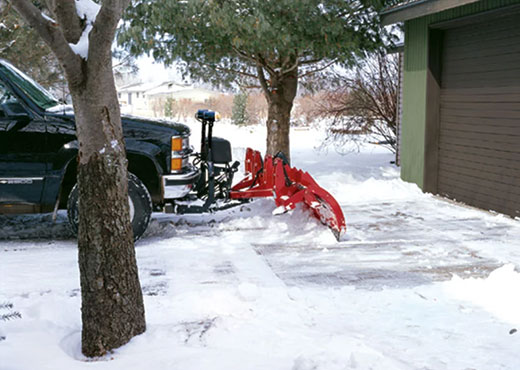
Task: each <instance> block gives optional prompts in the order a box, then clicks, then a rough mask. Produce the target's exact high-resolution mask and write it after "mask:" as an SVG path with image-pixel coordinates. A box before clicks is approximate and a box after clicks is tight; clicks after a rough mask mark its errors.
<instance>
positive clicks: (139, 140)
mask: <svg viewBox="0 0 520 370" xmlns="http://www.w3.org/2000/svg"><path fill="white" fill-rule="evenodd" d="M122 122H123V131H124V137H125V144H126V153H127V157H128V171H129V172H130V177H129V203H130V211H131V218H132V226H133V230H134V237H135V238H136V239H137V238H139V237H140V236H141V235H142V234H143V233H144V231H145V230H146V227H147V226H148V223H149V220H150V215H151V212H152V211H153V210H155V211H161V210H163V208H164V207H165V205H167V204H171V203H172V200H175V199H181V198H183V197H185V196H186V195H187V194H188V193H189V192H190V191H191V190H192V188H193V187H194V185H195V184H196V183H197V181H198V179H199V177H200V169H198V168H196V167H195V166H193V165H192V164H191V163H190V160H189V156H190V154H191V153H192V149H191V147H190V145H189V136H190V129H189V128H188V127H187V126H186V125H183V124H179V123H171V122H170V123H169V122H159V121H154V120H146V119H141V118H133V117H124V116H123V117H122ZM77 148H78V144H77V139H76V136H75V123H74V112H73V110H72V108H71V107H70V106H66V105H63V104H61V103H60V102H59V101H58V100H57V99H56V98H54V97H53V96H52V95H51V94H50V93H49V92H47V91H46V90H45V89H43V88H42V87H41V86H40V85H38V84H37V83H36V82H34V81H33V80H32V79H31V78H29V77H28V76H27V75H25V74H24V73H23V72H21V71H20V70H18V69H17V68H15V67H14V66H13V65H12V64H10V63H8V62H7V61H5V60H1V59H0V214H13V213H51V212H56V211H57V210H58V209H60V208H67V209H68V214H69V220H70V221H71V224H72V226H73V228H76V227H77V190H75V188H74V186H75V184H76V165H77V161H76V157H77ZM0 232H1V230H0Z"/></svg>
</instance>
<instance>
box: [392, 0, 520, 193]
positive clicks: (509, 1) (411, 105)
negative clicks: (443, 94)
mask: <svg viewBox="0 0 520 370" xmlns="http://www.w3.org/2000/svg"><path fill="white" fill-rule="evenodd" d="M514 4H520V0H482V1H480V2H478V3H473V4H469V5H465V6H461V7H458V8H454V9H450V10H446V11H444V12H440V13H436V14H432V15H429V16H425V17H421V18H416V19H412V20H410V21H407V22H405V48H404V76H403V108H402V109H403V116H402V128H401V133H402V134H401V144H400V145H401V147H400V151H401V178H402V179H403V180H405V181H410V182H414V183H416V184H417V185H419V187H421V188H423V187H424V164H425V132H426V99H427V97H426V77H427V68H428V26H429V25H430V24H433V23H437V22H442V21H448V20H452V19H456V18H459V17H463V16H467V15H472V14H477V13H480V12H483V11H486V10H492V9H496V8H500V7H503V6H507V5H514Z"/></svg>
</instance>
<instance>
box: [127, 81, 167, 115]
mask: <svg viewBox="0 0 520 370" xmlns="http://www.w3.org/2000/svg"><path fill="white" fill-rule="evenodd" d="M155 86H157V83H133V84H129V85H124V86H121V87H119V88H118V89H117V96H118V98H119V104H120V106H121V111H122V112H123V113H125V114H133V115H144V116H150V108H149V101H148V98H147V91H148V90H150V89H152V88H154V87H155Z"/></svg>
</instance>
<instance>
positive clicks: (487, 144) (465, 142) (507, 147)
mask: <svg viewBox="0 0 520 370" xmlns="http://www.w3.org/2000/svg"><path fill="white" fill-rule="evenodd" d="M439 140H441V141H443V142H446V143H451V144H454V145H460V146H463V147H467V148H480V149H488V150H496V151H503V152H510V153H516V154H517V155H520V145H518V144H509V143H502V142H495V141H476V140H471V139H465V138H464V139H462V138H454V137H450V136H440V138H439Z"/></svg>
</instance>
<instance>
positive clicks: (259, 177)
mask: <svg viewBox="0 0 520 370" xmlns="http://www.w3.org/2000/svg"><path fill="white" fill-rule="evenodd" d="M245 172H246V178H244V179H243V180H242V181H240V182H239V183H238V184H236V185H235V186H233V187H232V188H231V192H230V194H229V196H230V199H252V198H261V197H271V196H274V200H275V203H276V206H277V208H276V209H275V210H274V212H273V214H280V213H285V212H287V211H290V210H293V209H294V208H295V207H296V204H297V203H302V202H303V203H304V204H305V205H306V206H307V207H309V208H310V209H311V210H312V212H313V214H314V216H315V217H316V218H317V219H319V220H320V221H321V222H322V223H323V224H325V225H327V226H328V227H329V228H330V229H331V230H332V232H333V233H334V236H335V237H336V239H337V240H338V241H339V238H340V236H341V234H342V233H343V232H344V231H345V230H346V225H345V217H344V216H343V211H342V210H341V207H340V206H339V204H338V202H337V201H336V199H334V197H333V196H332V195H330V194H329V193H328V192H327V191H326V190H325V189H323V188H321V187H320V186H319V185H318V184H317V183H316V181H314V179H313V178H312V177H311V175H309V173H307V172H303V171H301V170H298V169H296V168H293V167H291V166H289V164H288V163H287V161H286V160H285V158H284V156H283V155H282V154H279V155H277V156H275V157H274V158H273V157H272V156H270V155H267V156H266V157H265V159H264V160H262V156H261V155H260V152H258V151H256V150H253V149H251V148H248V149H247V151H246V161H245Z"/></svg>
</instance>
